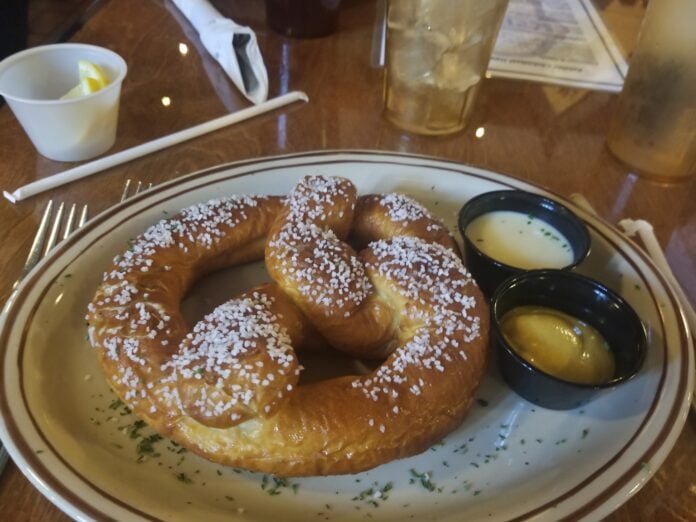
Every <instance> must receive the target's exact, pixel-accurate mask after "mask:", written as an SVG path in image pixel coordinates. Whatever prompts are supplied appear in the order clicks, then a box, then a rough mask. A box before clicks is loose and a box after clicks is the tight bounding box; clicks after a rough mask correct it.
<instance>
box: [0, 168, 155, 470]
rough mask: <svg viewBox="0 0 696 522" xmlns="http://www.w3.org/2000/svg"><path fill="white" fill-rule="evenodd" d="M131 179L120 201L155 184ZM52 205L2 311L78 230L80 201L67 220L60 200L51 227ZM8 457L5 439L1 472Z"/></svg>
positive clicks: (84, 210) (84, 218)
mask: <svg viewBox="0 0 696 522" xmlns="http://www.w3.org/2000/svg"><path fill="white" fill-rule="evenodd" d="M131 183H132V181H131V180H130V179H128V180H126V183H125V185H124V186H123V192H122V193H121V201H125V200H126V199H128V198H129V197H131V196H135V195H136V194H138V193H140V192H141V191H142V190H147V189H149V188H151V187H152V183H148V184H147V186H146V187H144V185H143V183H142V182H141V181H138V183H137V185H136V186H135V190H134V191H133V193H132V194H131V190H130V187H131ZM53 205H54V203H53V200H49V202H48V204H47V205H46V208H45V209H44V213H43V215H42V216H41V221H40V222H39V228H38V229H37V231H36V235H35V236H34V240H33V241H32V243H31V248H30V249H29V255H28V256H27V260H26V262H25V263H24V268H23V269H22V272H21V273H20V274H19V277H18V278H17V281H15V283H14V284H13V285H12V293H11V294H10V296H9V298H8V299H7V301H6V302H5V305H4V306H3V308H2V312H0V314H1V315H5V314H6V313H7V311H8V310H9V309H10V306H11V305H12V303H13V302H14V300H15V298H16V297H17V287H18V286H19V283H21V282H22V280H23V279H24V278H25V277H26V276H27V275H28V274H29V272H31V271H32V269H33V268H34V267H35V266H36V265H37V264H38V263H39V261H41V259H42V258H44V257H46V256H47V255H48V253H49V252H50V251H51V250H52V249H53V247H55V246H56V244H57V243H58V238H59V237H60V239H61V240H63V239H66V238H67V237H68V236H69V235H70V234H72V233H73V231H74V230H76V228H75V218H76V216H77V205H76V204H75V203H73V204H72V205H71V206H70V210H69V211H68V215H67V218H65V220H64V219H63V215H64V214H65V203H61V204H60V205H59V206H58V211H57V212H56V215H55V216H54V217H53V222H51V223H50V228H49V222H50V221H51V215H52V214H53ZM87 213H88V207H87V205H84V206H83V207H82V210H81V211H80V217H79V218H78V220H77V228H81V227H82V226H84V224H85V223H86V222H87V219H88V218H87ZM61 231H62V236H61ZM7 459H8V455H7V450H5V447H4V446H3V444H2V441H0V472H2V470H3V469H4V468H5V464H6V463H7Z"/></svg>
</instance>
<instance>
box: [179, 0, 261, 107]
mask: <svg viewBox="0 0 696 522" xmlns="http://www.w3.org/2000/svg"><path fill="white" fill-rule="evenodd" d="M173 2H174V5H176V6H177V7H178V8H179V10H180V11H181V13H182V14H183V15H184V16H185V17H186V18H187V19H188V20H189V21H190V22H191V24H192V25H193V26H194V27H195V28H196V31H198V35H199V36H200V39H201V42H202V43H203V46H204V47H205V48H206V50H207V51H208V52H209V53H210V55H211V56H213V58H215V60H217V62H218V63H219V64H220V65H221V66H222V68H223V69H224V70H225V72H226V73H227V75H228V76H229V77H230V79H231V80H232V82H233V83H234V84H235V85H236V86H237V88H238V89H239V90H240V91H241V92H242V94H244V96H246V97H247V98H248V99H249V100H251V101H252V102H254V103H261V102H263V101H265V100H266V98H267V97H268V73H267V72H266V66H265V65H264V63H263V57H262V56H261V51H260V50H259V45H258V43H257V41H256V35H255V34H254V31H252V30H251V29H250V28H249V27H244V26H241V25H238V24H236V23H235V22H233V21H232V20H230V19H229V18H225V17H224V16H222V15H221V14H220V13H219V12H218V11H217V9H215V8H214V7H213V6H212V5H210V3H209V2H208V1H207V0H173Z"/></svg>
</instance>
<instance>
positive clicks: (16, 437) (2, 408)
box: [0, 151, 688, 520]
mask: <svg viewBox="0 0 696 522" xmlns="http://www.w3.org/2000/svg"><path fill="white" fill-rule="evenodd" d="M327 155H342V156H346V157H345V158H340V159H334V160H325V161H311V162H308V163H305V164H303V163H299V164H293V165H292V167H305V168H311V167H312V166H314V165H327V164H337V163H350V162H352V163H365V164H375V163H376V164H393V165H402V164H403V163H402V162H398V161H387V160H385V159H379V158H380V157H382V158H389V157H396V158H406V159H408V158H413V159H416V160H425V161H436V162H438V163H449V164H452V165H456V166H457V168H447V167H443V166H441V165H438V166H434V165H428V166H427V167H428V168H432V169H436V170H440V171H446V172H452V173H456V174H463V175H466V176H473V177H476V178H480V179H484V180H487V181H493V182H495V183H498V184H500V185H502V186H508V187H510V188H514V189H518V188H519V187H517V186H515V185H514V184H511V183H510V182H508V181H505V180H504V179H502V180H499V179H496V177H497V176H500V177H501V178H505V177H509V176H506V175H503V174H498V173H494V172H486V174H483V173H477V172H471V171H469V170H468V168H469V167H468V166H466V165H463V164H461V163H458V162H454V161H451V160H443V159H439V158H433V157H426V156H419V155H410V154H395V153H384V152H374V151H321V152H318V153H317V152H313V153H312V152H310V153H299V154H292V155H283V156H273V157H265V158H259V159H251V160H245V161H241V162H235V163H229V164H225V165H219V166H215V167H211V168H208V169H205V170H201V171H197V172H195V173H192V174H189V175H187V176H184V177H182V178H177V179H176V180H172V181H170V182H167V183H163V184H161V185H157V186H156V187H155V188H154V189H151V190H152V191H154V192H152V191H148V192H147V193H142V194H139V195H137V196H135V197H133V198H130V199H129V200H127V201H126V202H124V203H121V204H119V205H116V206H115V207H112V208H111V209H108V210H107V211H105V212H103V213H102V214H100V215H99V216H97V217H96V218H94V219H93V220H91V221H90V222H89V223H88V224H87V226H85V227H84V228H83V229H80V230H78V231H77V232H76V233H75V234H74V235H73V236H71V237H70V238H69V239H68V240H66V241H64V242H62V243H61V244H60V245H59V246H58V247H57V248H56V249H55V251H54V252H53V253H52V254H51V255H50V256H49V258H48V259H49V262H47V263H45V264H42V265H41V266H40V267H39V269H38V270H36V271H34V272H33V273H32V274H31V275H30V277H29V278H28V280H27V282H26V284H25V285H24V287H23V290H22V292H21V293H20V295H18V296H17V301H16V302H15V304H14V305H13V306H12V307H11V309H10V311H9V312H8V316H7V320H6V324H9V323H12V322H13V320H14V319H16V314H17V310H18V304H17V303H19V302H20V300H21V298H23V297H24V296H26V295H27V294H28V291H29V290H30V289H31V288H33V287H34V286H35V285H36V283H37V282H38V279H39V278H40V276H41V275H42V274H43V273H45V272H46V270H47V267H48V266H50V264H51V262H53V261H55V260H58V259H60V258H61V256H62V254H63V253H64V252H65V251H67V249H69V248H70V247H71V246H73V245H74V244H75V243H76V242H77V241H78V240H79V239H80V238H81V237H82V236H83V235H84V234H86V233H87V232H88V231H89V230H91V229H92V228H94V227H95V226H96V225H97V224H99V223H103V222H104V221H105V220H107V219H108V218H111V217H112V216H114V215H115V214H117V213H118V212H120V211H121V210H122V209H124V208H127V207H128V206H131V205H133V204H134V203H135V202H137V201H139V200H141V199H142V198H146V197H150V196H151V195H152V194H154V193H155V192H157V191H161V190H162V189H170V188H171V187H172V186H173V185H175V184H180V183H182V182H190V181H192V180H195V179H198V178H201V177H204V176H208V175H211V174H215V173H217V172H222V171H225V170H229V169H237V168H240V167H244V166H248V165H254V164H256V163H268V162H270V161H274V160H275V161H278V160H280V161H282V160H284V159H301V158H306V157H309V158H310V159H317V158H321V157H322V156H327ZM365 155H373V156H375V157H376V159H374V160H373V159H366V158H365V157H364V156H365ZM350 156H356V157H354V158H350ZM286 167H287V165H275V166H268V167H264V168H259V169H255V170H251V171H248V172H242V173H230V174H229V175H227V176H225V177H221V178H216V179H212V180H210V181H209V182H207V183H204V184H201V185H198V186H197V187H196V189H200V188H202V187H206V186H209V185H213V184H217V183H220V182H223V181H226V180H230V179H234V178H239V177H244V176H250V175H254V174H258V173H261V172H267V171H272V170H278V169H282V168H286ZM513 179H515V180H516V181H517V182H518V183H520V184H524V185H527V186H529V187H533V188H535V189H537V190H541V191H544V192H546V193H548V194H552V195H553V196H554V197H556V198H558V199H559V200H560V201H562V202H563V203H564V204H569V205H570V206H571V207H572V208H577V206H576V205H574V204H573V203H572V202H570V201H568V200H567V199H566V198H564V197H562V196H559V195H557V194H554V193H553V192H550V191H548V190H546V189H543V188H541V187H539V186H537V185H534V184H532V183H529V182H527V181H523V180H519V179H516V178H513ZM186 192H187V190H184V189H182V190H180V191H177V192H175V193H173V194H171V195H170V196H168V197H167V198H166V199H164V200H158V201H157V202H156V203H152V204H151V205H149V206H147V207H145V208H144V209H140V210H139V211H138V213H141V212H143V211H144V210H147V209H150V208H152V207H153V206H156V205H157V206H159V205H161V204H162V203H163V202H164V201H167V200H170V199H173V198H176V197H178V196H180V195H182V194H184V193H186ZM134 215H135V214H129V215H128V216H126V217H124V218H123V219H121V220H120V221H119V222H118V223H116V224H114V225H113V226H112V227H110V229H109V230H108V231H105V232H104V233H103V234H101V235H100V237H99V238H96V239H94V240H93V241H91V242H90V243H89V244H88V245H86V246H85V247H84V248H83V249H82V250H81V251H80V252H78V253H77V254H75V256H74V257H79V256H80V255H81V254H82V253H84V252H85V251H86V250H87V249H89V248H90V247H91V246H92V245H94V243H95V242H97V241H98V240H99V239H101V238H103V237H105V236H107V235H108V234H109V233H110V232H112V231H113V230H114V229H115V228H117V227H118V226H120V225H121V224H123V223H124V222H126V221H128V220H129V219H131V218H132V217H133V216H134ZM597 219H598V221H600V222H601V221H602V220H601V219H599V218H597ZM587 224H588V225H589V226H591V227H592V228H593V229H594V231H595V233H596V234H597V235H599V236H601V237H602V238H603V239H604V240H606V241H607V242H608V243H609V244H610V245H611V246H612V247H613V248H614V249H615V250H616V251H617V252H620V253H621V254H624V255H625V253H626V251H627V250H628V251H630V252H632V253H633V254H637V255H638V257H639V258H640V259H641V260H642V261H643V262H644V263H645V264H646V265H647V266H649V267H651V268H652V271H653V273H654V274H655V275H656V276H657V279H658V280H659V282H660V283H661V285H662V286H663V287H664V289H665V292H666V294H667V295H668V297H669V300H670V302H671V305H672V308H673V309H675V310H680V306H679V304H678V301H677V300H676V297H675V296H674V294H673V292H672V291H671V289H670V287H669V286H668V285H667V283H666V281H665V279H664V277H663V276H662V274H661V273H660V272H659V270H658V269H657V268H656V267H655V266H654V264H653V263H652V260H651V259H650V258H649V257H648V256H647V255H646V254H644V253H643V252H642V251H641V250H640V249H637V248H635V247H634V246H633V245H631V243H630V242H628V241H626V243H625V244H623V245H622V244H620V243H618V242H617V241H614V240H613V239H611V238H610V237H609V236H608V235H606V234H604V233H603V232H602V231H600V230H599V228H598V227H597V226H595V225H592V224H590V223H587ZM604 224H605V226H608V227H609V228H610V229H611V227H610V226H609V225H608V224H606V223H604ZM619 237H620V236H619ZM626 247H629V248H628V249H627V248H626ZM625 261H626V262H627V263H628V264H629V265H631V266H632V267H633V269H634V270H635V272H636V273H637V274H639V276H640V279H641V280H642V281H643V283H644V284H645V286H646V287H647V288H650V286H649V285H648V284H647V280H646V277H645V274H644V273H643V271H641V270H639V268H638V266H637V264H636V263H635V262H634V261H633V260H632V259H629V258H625ZM51 283H52V281H51ZM49 288H50V284H47V285H46V288H45V289H44V291H43V293H42V295H41V297H40V298H39V299H38V300H37V302H36V303H37V304H38V303H39V302H41V301H42V299H43V296H44V295H45V293H46V292H47V291H48V289H49ZM650 298H651V300H652V302H653V304H654V306H655V310H656V311H657V312H658V316H659V321H660V328H661V329H662V333H663V335H662V338H663V342H662V349H663V358H664V361H665V364H663V365H662V369H661V375H660V379H659V384H658V387H657V390H658V392H660V391H661V390H662V389H663V387H664V382H665V378H666V371H667V365H666V362H667V344H666V342H667V340H666V338H665V335H664V333H665V318H664V315H663V313H662V311H661V309H660V306H659V303H658V302H657V299H656V296H655V295H654V293H653V291H652V289H650ZM36 308H37V306H36V305H35V306H34V308H33V309H32V310H31V311H30V313H29V320H27V321H26V322H25V324H24V326H23V331H22V334H21V344H20V348H19V350H18V355H17V361H16V363H17V367H16V370H17V371H19V372H20V373H19V377H20V388H21V391H22V401H23V406H24V408H25V409H26V411H27V414H28V416H29V418H30V420H31V422H32V424H33V427H34V429H35V430H36V432H37V433H38V434H39V436H40V437H41V439H42V440H43V441H44V443H45V444H46V446H47V447H48V448H50V450H51V451H52V453H53V454H54V455H55V457H56V458H58V459H59V460H60V461H61V462H62V463H63V465H64V466H65V467H66V468H67V469H69V470H70V471H71V472H72V473H73V474H74V475H75V476H76V477H78V478H79V479H80V480H82V481H83V482H84V483H85V484H87V485H88V486H89V487H90V488H91V489H92V490H93V491H95V492H96V493H98V494H99V495H101V496H102V497H104V498H105V499H108V500H110V501H112V502H114V503H115V504H117V505H118V506H120V507H122V508H124V509H127V510H129V511H131V513H133V514H136V515H138V516H141V517H144V518H147V519H150V520H158V519H157V518H154V517H152V515H148V514H146V513H143V512H141V511H139V510H137V509H135V508H134V507H133V506H132V505H129V504H126V503H124V502H123V501H121V500H119V499H117V498H115V497H113V496H112V495H110V494H108V493H106V492H105V491H103V490H102V489H100V488H99V487H98V486H97V485H96V484H94V483H92V482H90V481H89V480H88V479H87V478H86V477H84V476H82V475H81V474H80V473H79V472H78V471H77V470H76V469H74V468H73V467H72V466H71V465H70V464H69V463H68V462H67V461H65V460H64V458H63V457H62V456H61V455H60V454H59V453H58V452H57V451H56V450H55V448H54V447H53V446H52V445H51V444H50V442H49V441H48V440H47V438H46V436H45V435H44V434H43V432H42V431H41V430H40V429H39V426H38V424H37V422H36V420H35V418H34V415H33V413H32V411H31V410H30V409H29V407H28V403H27V399H26V395H25V388H24V381H23V373H22V371H21V369H22V361H23V354H24V348H25V345H26V335H27V329H28V325H29V324H30V323H31V319H32V317H33V316H34V314H35V313H36ZM677 323H678V330H679V342H680V348H681V353H682V360H688V339H687V336H686V330H685V326H684V324H683V318H681V320H680V319H677ZM8 330H9V329H8V328H4V329H3V331H2V333H1V335H0V343H1V345H2V348H0V350H2V351H1V352H0V357H2V359H1V361H0V372H2V373H4V371H5V365H6V363H7V361H6V351H7V341H8V336H9V334H8ZM687 381H688V365H687V364H682V365H681V371H680V373H679V383H678V386H677V389H679V390H681V389H684V388H685V387H686V383H687ZM3 390H4V388H3ZM682 395H683V394H678V395H677V397H682ZM658 397H659V393H657V394H656V396H655V399H653V401H652V404H651V406H650V408H649V409H648V411H647V412H646V414H645V418H644V419H643V421H642V422H641V423H640V425H639V426H638V427H637V429H636V431H635V433H634V434H633V435H632V436H631V438H630V439H629V440H628V442H627V443H626V444H625V445H624V447H623V448H622V449H621V450H619V451H618V452H617V453H616V454H614V455H613V456H612V458H611V459H609V460H608V461H607V462H605V463H604V464H602V465H601V466H600V467H599V468H598V469H597V470H596V471H595V472H594V473H592V474H591V475H590V476H589V477H587V478H586V479H584V480H583V481H582V482H580V483H579V484H577V485H576V486H574V487H572V488H571V489H569V490H568V491H566V492H565V493H562V494H561V495H559V496H557V497H556V498H554V499H553V500H551V501H549V502H547V503H545V504H543V505H542V506H539V507H537V508H534V509H532V510H530V511H529V512H527V513H524V514H523V515H520V516H518V517H516V518H514V519H512V520H523V519H526V518H529V517H532V516H534V515H538V514H540V513H541V512H543V511H545V510H547V509H549V508H550V507H552V506H555V505H557V504H558V503H559V502H561V501H563V500H566V499H568V498H570V497H572V496H573V495H575V494H577V493H578V491H580V490H582V489H583V488H585V487H586V486H587V485H588V484H590V483H591V482H593V481H595V480H597V478H598V477H599V476H600V475H601V474H602V473H604V472H605V471H607V469H608V468H610V466H611V465H612V464H613V463H614V462H616V461H617V460H618V459H619V458H620V457H621V456H622V455H623V454H625V452H626V451H627V450H628V449H629V448H630V446H631V445H632V444H633V442H634V441H635V440H636V438H638V437H639V436H640V434H641V433H642V432H643V430H644V428H645V426H646V424H647V423H648V422H649V421H650V420H651V418H652V416H653V414H654V413H655V411H656V407H657V400H658ZM682 402H683V401H679V400H677V401H675V402H674V403H673V404H672V407H671V409H670V412H669V415H668V422H666V423H665V424H664V425H663V426H662V428H661V430H660V433H659V436H658V437H656V438H655V440H654V441H653V442H652V443H651V444H650V446H649V447H648V448H647V449H646V450H645V452H644V453H643V455H642V456H641V458H640V459H638V460H637V461H636V463H635V464H633V466H631V468H629V469H628V470H627V471H625V472H624V473H623V474H622V475H621V476H620V477H619V478H618V479H616V480H614V481H613V482H612V483H611V484H609V485H607V486H606V487H605V488H603V490H602V492H601V493H600V494H599V495H596V496H595V497H594V498H592V499H590V500H589V501H588V502H587V503H586V504H585V505H584V506H582V507H581V508H579V509H576V510H575V511H573V512H572V513H571V514H569V515H567V516H570V517H579V516H585V515H587V514H590V513H592V511H594V510H595V509H597V508H598V507H599V506H601V505H602V504H603V503H605V502H606V501H607V500H608V499H609V498H610V497H611V496H612V495H614V494H616V493H617V492H618V491H619V490H620V489H621V488H623V487H625V486H626V485H627V484H628V481H629V479H630V477H631V476H633V475H635V474H636V473H637V472H638V471H639V470H640V466H641V463H642V462H645V461H649V460H650V458H651V457H652V456H654V455H655V453H657V451H658V450H659V449H660V448H661V447H662V445H661V442H662V441H663V440H664V438H665V437H666V436H667V435H668V434H669V432H670V431H671V430H672V428H673V426H674V423H675V421H676V420H677V418H678V415H679V411H680V409H681V405H682ZM0 412H1V413H2V416H3V417H4V419H5V422H6V426H7V430H8V432H9V433H10V434H11V437H12V440H13V442H14V443H15V444H16V446H17V449H18V451H19V452H20V453H21V454H22V457H23V458H24V459H25V460H26V461H27V462H29V463H30V465H31V467H32V469H33V470H34V471H35V473H36V475H37V476H38V477H40V478H41V479H42V480H43V481H44V482H45V483H46V484H47V485H48V486H49V488H50V489H51V490H52V491H53V492H54V493H55V494H56V495H58V496H60V497H62V498H63V499H65V500H66V501H68V503H69V504H71V505H72V506H74V507H75V508H77V509H79V510H80V511H83V512H84V513H87V514H89V515H90V516H96V517H99V518H109V515H108V514H106V513H104V512H102V511H100V510H99V509H98V508H96V507H95V506H93V505H91V504H89V503H88V502H87V501H85V500H83V499H82V498H80V497H78V496H77V495H76V494H75V493H73V492H72V491H71V490H70V489H69V488H67V487H65V486H64V485H63V484H62V482H61V481H60V480H59V479H58V478H56V477H55V476H54V475H53V473H52V472H51V471H50V470H49V469H48V467H47V466H46V465H44V463H43V462H42V461H41V460H40V459H39V458H38V457H37V455H36V454H35V452H34V450H33V449H32V448H30V447H29V445H28V443H27V442H26V441H25V440H24V439H23V438H22V437H21V432H20V430H19V427H18V425H17V424H16V422H15V419H14V418H13V417H12V415H11V411H10V406H9V402H8V399H7V393H2V394H0ZM23 471H25V470H23Z"/></svg>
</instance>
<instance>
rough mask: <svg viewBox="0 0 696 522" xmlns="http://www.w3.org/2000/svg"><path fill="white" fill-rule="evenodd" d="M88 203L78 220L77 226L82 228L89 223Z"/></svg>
mask: <svg viewBox="0 0 696 522" xmlns="http://www.w3.org/2000/svg"><path fill="white" fill-rule="evenodd" d="M87 212H88V209H87V205H85V206H84V207H82V212H80V219H79V220H78V221H77V228H82V227H83V226H85V223H87Z"/></svg>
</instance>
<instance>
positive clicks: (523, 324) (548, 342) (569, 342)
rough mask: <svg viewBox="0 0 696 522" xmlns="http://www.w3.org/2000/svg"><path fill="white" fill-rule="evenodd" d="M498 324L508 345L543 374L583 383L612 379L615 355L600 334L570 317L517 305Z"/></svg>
mask: <svg viewBox="0 0 696 522" xmlns="http://www.w3.org/2000/svg"><path fill="white" fill-rule="evenodd" d="M500 325H501V327H502V333H503V336H504V337H505V340H506V341H507V342H508V344H510V346H511V347H512V348H513V349H514V350H515V351H516V352H517V353H518V354H519V355H521V356H522V357H523V358H524V359H526V360H527V361H529V362H530V363H532V364H533V365H534V366H536V367H537V368H539V369H541V370H543V371H544V372H546V373H549V374H551V375H553V376H555V377H559V378H561V379H565V380H567V381H572V382H578V383H584V384H601V383H604V382H608V381H610V380H611V378H612V377H613V376H614V355H613V354H612V352H611V350H610V349H609V345H608V344H607V342H606V340H605V339H604V337H602V334H600V333H599V332H598V331H597V330H596V329H595V328H594V327H592V326H590V325H589V324H587V323H585V322H583V321H581V320H579V319H577V318H575V317H573V316H571V315H568V314H566V313H563V312H560V311H558V310H554V309H553V308H546V307H543V306H519V307H517V308H513V309H512V310H510V311H509V312H507V313H506V314H505V315H504V316H503V318H502V320H501V322H500Z"/></svg>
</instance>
